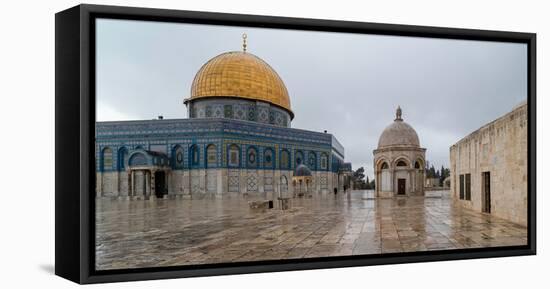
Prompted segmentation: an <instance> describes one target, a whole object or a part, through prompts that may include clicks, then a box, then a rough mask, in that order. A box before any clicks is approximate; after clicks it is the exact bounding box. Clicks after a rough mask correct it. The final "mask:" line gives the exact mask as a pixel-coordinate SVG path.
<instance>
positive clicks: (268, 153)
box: [264, 148, 273, 168]
mask: <svg viewBox="0 0 550 289" xmlns="http://www.w3.org/2000/svg"><path fill="white" fill-rule="evenodd" d="M264 167H266V168H272V167H273V150H272V149H270V148H267V149H265V150H264Z"/></svg>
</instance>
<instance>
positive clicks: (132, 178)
mask: <svg viewBox="0 0 550 289" xmlns="http://www.w3.org/2000/svg"><path fill="white" fill-rule="evenodd" d="M135 194H136V171H134V170H132V171H131V172H130V196H134V195H135Z"/></svg>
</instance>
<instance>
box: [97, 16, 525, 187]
mask: <svg viewBox="0 0 550 289" xmlns="http://www.w3.org/2000/svg"><path fill="white" fill-rule="evenodd" d="M96 31H97V50H96V51H97V69H96V73H97V75H96V79H97V87H96V91H97V120H98V121H106V120H132V119H152V118H155V117H156V116H157V115H163V116H164V117H165V118H186V117H187V112H186V109H185V106H184V105H183V99H184V98H187V97H189V94H190V88H191V83H192V81H193V77H194V76H195V73H196V72H197V71H198V70H199V68H200V67H201V66H202V65H203V64H204V63H205V62H206V61H208V60H209V59H210V58H212V57H214V56H216V55H218V54H220V53H223V52H226V51H231V50H241V49H242V46H241V45H242V39H241V35H242V34H243V33H246V34H247V35H248V51H249V52H251V53H253V54H255V55H257V56H259V57H260V58H262V59H263V60H265V61H266V62H268V63H269V64H270V65H271V66H272V67H273V68H274V69H275V70H276V71H277V73H278V74H279V75H280V76H281V78H282V79H283V81H284V82H285V84H286V86H287V89H288V91H289V93H290V98H291V106H292V110H293V111H294V113H295V115H296V116H295V118H294V120H293V122H292V127H294V128H301V129H308V130H314V131H323V130H328V131H329V132H330V133H333V134H334V135H335V136H336V137H337V138H338V140H339V141H340V142H341V143H342V144H343V145H344V147H345V150H346V159H347V161H351V162H352V164H353V168H354V169H356V168H358V167H360V166H364V167H365V169H366V171H367V173H368V175H369V176H370V177H371V178H372V159H373V155H372V150H373V149H375V148H376V146H377V143H378V137H379V136H380V134H381V132H382V131H383V129H384V128H385V127H386V126H387V125H389V124H390V123H391V122H392V121H393V119H394V116H395V108H396V107H397V105H401V108H402V109H403V118H404V120H405V121H406V122H408V123H409V124H411V125H412V126H413V127H414V128H415V129H416V131H417V133H418V136H419V138H420V144H421V146H423V147H425V148H427V152H426V158H427V160H428V161H430V162H431V163H433V164H434V165H435V166H436V168H439V167H441V165H444V166H448V163H449V160H448V152H449V146H450V145H452V144H453V143H455V142H456V141H458V140H459V139H461V138H462V137H463V136H465V135H467V134H468V133H470V132H472V131H474V130H476V129H477V128H479V127H480V126H482V125H483V124H485V123H487V122H489V121H491V120H493V119H495V118H497V117H499V116H500V115H502V114H504V113H506V112H508V111H510V110H511V109H512V108H513V107H514V106H515V105H517V104H519V103H520V102H521V101H524V100H526V99H527V46H526V45H524V44H512V43H499V42H482V41H465V40H443V39H430V38H417V37H396V36H377V35H364V34H347V33H332V32H311V31H295V30H279V29H264V28H248V27H227V26H210V25H195V24H179V23H178V24H175V23H174V24H172V23H158V22H145V21H127V20H107V19H103V20H99V21H98V22H97V28H96Z"/></svg>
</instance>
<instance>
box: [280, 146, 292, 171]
mask: <svg viewBox="0 0 550 289" xmlns="http://www.w3.org/2000/svg"><path fill="white" fill-rule="evenodd" d="M279 167H280V168H281V169H290V153H289V152H288V151H287V150H282V151H281V159H280V161H279Z"/></svg>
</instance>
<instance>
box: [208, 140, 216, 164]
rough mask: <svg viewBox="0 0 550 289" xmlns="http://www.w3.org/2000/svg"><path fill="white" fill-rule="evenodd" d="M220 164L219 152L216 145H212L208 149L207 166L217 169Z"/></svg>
mask: <svg viewBox="0 0 550 289" xmlns="http://www.w3.org/2000/svg"><path fill="white" fill-rule="evenodd" d="M217 162H218V151H217V150H216V145H214V144H211V145H208V146H207V147H206V166H207V167H209V168H211V167H215V166H216V165H217Z"/></svg>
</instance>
